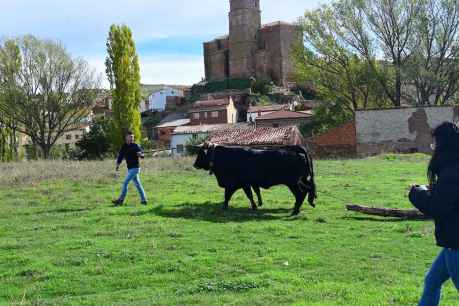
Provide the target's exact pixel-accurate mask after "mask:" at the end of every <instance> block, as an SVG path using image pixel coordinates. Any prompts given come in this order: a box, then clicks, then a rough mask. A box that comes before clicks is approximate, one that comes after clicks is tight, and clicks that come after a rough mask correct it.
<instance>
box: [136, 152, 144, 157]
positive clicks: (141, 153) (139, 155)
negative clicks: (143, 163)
mask: <svg viewBox="0 0 459 306" xmlns="http://www.w3.org/2000/svg"><path fill="white" fill-rule="evenodd" d="M137 156H138V157H140V158H144V157H145V154H143V152H137Z"/></svg>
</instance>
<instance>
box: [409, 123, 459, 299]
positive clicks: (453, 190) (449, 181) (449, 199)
mask: <svg viewBox="0 0 459 306" xmlns="http://www.w3.org/2000/svg"><path fill="white" fill-rule="evenodd" d="M433 138H434V144H433V145H432V146H433V150H434V152H433V155H432V159H431V161H430V164H429V166H428V170H427V177H428V179H429V186H419V185H414V186H412V187H411V191H410V194H409V198H410V201H411V203H413V205H414V206H415V207H416V208H418V209H419V210H420V211H421V212H422V213H424V214H425V215H426V216H428V217H431V218H433V219H434V220H435V236H436V239H437V244H438V246H440V247H442V248H443V250H442V251H441V253H440V255H439V256H438V258H437V259H436V260H435V262H434V263H433V265H432V268H431V269H430V272H429V273H428V274H427V276H426V279H425V286H424V293H423V296H422V298H421V301H420V303H419V306H437V305H439V303H440V298H441V288H442V286H443V284H444V283H445V282H446V281H447V280H449V279H451V280H452V281H453V283H454V285H455V286H456V288H457V289H458V291H459V127H458V126H457V125H456V124H453V123H449V122H445V123H443V124H441V125H440V126H438V127H437V128H436V129H435V130H434V132H433Z"/></svg>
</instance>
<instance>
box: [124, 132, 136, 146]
mask: <svg viewBox="0 0 459 306" xmlns="http://www.w3.org/2000/svg"><path fill="white" fill-rule="evenodd" d="M125 140H126V143H127V144H128V145H129V144H131V143H134V141H135V137H134V133H132V132H131V131H127V132H126V134H125Z"/></svg>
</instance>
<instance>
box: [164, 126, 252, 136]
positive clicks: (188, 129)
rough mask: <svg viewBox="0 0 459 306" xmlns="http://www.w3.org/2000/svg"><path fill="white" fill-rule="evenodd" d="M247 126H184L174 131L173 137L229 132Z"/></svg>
mask: <svg viewBox="0 0 459 306" xmlns="http://www.w3.org/2000/svg"><path fill="white" fill-rule="evenodd" d="M247 126H248V125H247V124H244V123H238V124H203V125H186V126H179V127H177V128H176V129H175V130H174V133H173V134H174V135H183V134H203V133H211V132H215V131H222V130H229V129H232V128H236V127H238V128H244V127H246V128H247Z"/></svg>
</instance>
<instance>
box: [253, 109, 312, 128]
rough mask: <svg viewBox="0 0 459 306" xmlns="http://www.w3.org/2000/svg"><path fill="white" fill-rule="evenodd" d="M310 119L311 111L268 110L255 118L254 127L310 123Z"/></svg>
mask: <svg viewBox="0 0 459 306" xmlns="http://www.w3.org/2000/svg"><path fill="white" fill-rule="evenodd" d="M311 119H312V112H311V111H301V112H295V111H289V110H279V111H275V112H270V113H267V114H265V115H262V116H259V117H256V118H255V126H256V127H286V126H298V127H299V126H302V125H304V124H307V123H310V122H311Z"/></svg>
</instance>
